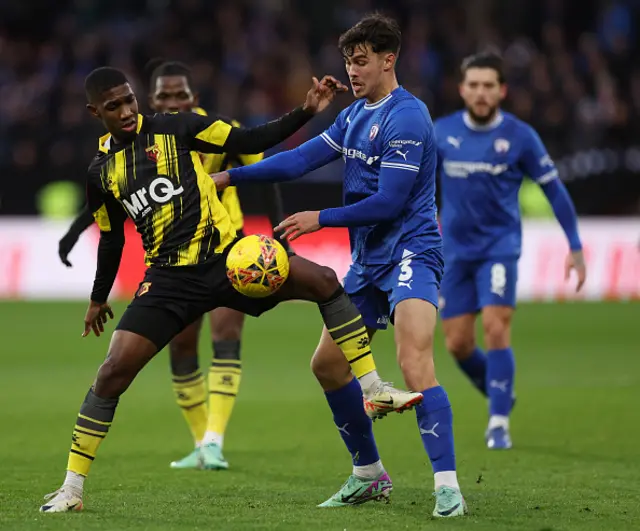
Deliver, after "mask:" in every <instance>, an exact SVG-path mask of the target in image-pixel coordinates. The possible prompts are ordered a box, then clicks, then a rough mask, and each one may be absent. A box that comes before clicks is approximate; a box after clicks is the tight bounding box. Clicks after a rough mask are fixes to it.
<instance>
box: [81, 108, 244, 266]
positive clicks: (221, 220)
mask: <svg viewBox="0 0 640 531" xmlns="http://www.w3.org/2000/svg"><path fill="white" fill-rule="evenodd" d="M230 130H231V125H229V124H227V123H226V122H223V121H219V120H213V121H212V120H211V119H209V118H206V117H201V116H198V115H195V114H191V113H179V114H157V115H154V116H143V115H138V130H137V132H138V134H137V136H136V137H135V139H134V140H133V141H132V142H130V143H122V144H116V143H115V142H113V138H112V137H111V136H110V135H105V136H104V137H102V138H101V139H100V143H99V152H98V155H97V156H96V158H95V159H94V160H93V162H92V164H91V166H90V167H89V182H88V200H89V205H90V208H91V210H92V212H93V214H94V217H95V219H96V222H97V223H98V226H99V227H100V230H101V231H110V230H111V223H112V222H113V221H115V222H121V221H122V219H117V218H122V217H123V216H122V209H121V208H119V207H118V206H117V205H115V206H114V205H113V202H112V201H110V196H111V197H112V198H114V199H115V200H116V201H117V202H119V203H120V205H122V207H124V211H125V212H126V213H127V214H128V215H129V217H131V219H132V220H133V221H134V223H135V224H136V227H137V230H138V232H139V233H140V235H141V236H142V243H143V246H144V250H145V262H146V264H147V265H148V266H174V265H175V266H182V265H193V264H197V263H201V262H204V261H206V260H207V259H209V258H210V257H211V256H212V255H214V254H215V253H221V252H222V251H223V250H224V249H225V248H226V247H227V246H228V245H229V244H230V243H231V242H232V241H233V240H234V238H235V236H236V232H235V229H234V228H233V226H232V224H231V219H230V218H229V215H228V214H227V211H226V210H225V209H224V208H223V207H222V205H221V203H220V200H219V199H218V194H217V193H216V188H215V185H214V183H213V181H212V180H211V178H210V177H209V175H208V174H207V172H206V171H205V170H204V168H203V166H202V162H201V160H200V157H199V156H198V154H197V153H196V150H197V149H199V148H200V149H202V148H203V147H204V148H205V149H207V150H208V151H211V150H213V149H215V150H216V151H221V146H223V145H224V144H225V142H226V140H227V137H228V135H229V131H230ZM204 144H208V146H203V145H204ZM112 218H114V219H112Z"/></svg>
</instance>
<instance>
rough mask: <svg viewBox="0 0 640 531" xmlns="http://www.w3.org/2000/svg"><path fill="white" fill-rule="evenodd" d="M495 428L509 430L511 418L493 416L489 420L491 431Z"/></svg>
mask: <svg viewBox="0 0 640 531" xmlns="http://www.w3.org/2000/svg"><path fill="white" fill-rule="evenodd" d="M494 428H504V429H505V430H508V429H509V417H505V416H504V415H491V418H490V419H489V429H490V430H493V429H494Z"/></svg>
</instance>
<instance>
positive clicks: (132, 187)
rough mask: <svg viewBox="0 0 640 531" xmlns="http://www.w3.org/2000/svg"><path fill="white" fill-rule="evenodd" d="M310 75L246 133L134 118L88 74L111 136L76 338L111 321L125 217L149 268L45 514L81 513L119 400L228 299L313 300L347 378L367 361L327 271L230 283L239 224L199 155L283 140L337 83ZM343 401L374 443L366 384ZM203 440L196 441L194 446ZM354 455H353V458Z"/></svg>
mask: <svg viewBox="0 0 640 531" xmlns="http://www.w3.org/2000/svg"><path fill="white" fill-rule="evenodd" d="M313 81H314V83H313V86H312V88H311V90H309V92H308V94H307V98H306V101H305V103H304V105H303V106H301V107H298V108H297V109H295V110H294V111H292V112H291V113H288V114H286V115H284V116H282V117H281V118H279V119H277V120H274V121H273V122H269V123H268V124H264V125H261V126H257V127H254V128H251V129H244V128H235V127H232V126H231V125H229V124H228V123H226V122H224V121H221V120H218V119H215V118H207V117H203V116H198V115H197V114H195V113H175V114H164V115H154V116H145V115H142V114H139V113H138V102H137V100H136V97H135V94H134V93H133V91H132V89H131V86H130V84H129V82H128V80H127V78H126V76H125V75H124V73H122V72H121V71H120V70H116V69H114V68H108V67H103V68H99V69H97V70H94V71H93V72H92V73H91V74H89V76H87V79H86V81H85V91H86V93H87V99H88V105H87V108H88V109H89V111H90V113H91V114H92V115H93V116H95V117H96V118H98V119H100V120H101V122H102V124H103V125H104V126H105V128H106V129H107V131H108V134H106V135H105V136H103V137H102V138H101V139H100V141H99V148H98V149H99V152H98V155H97V156H96V157H95V158H94V160H93V162H92V163H91V165H90V166H89V175H88V179H87V201H88V204H89V208H90V209H91V212H92V213H93V214H94V217H95V219H96V222H97V224H98V226H99V227H100V243H99V245H98V264H97V267H96V277H95V280H94V283H93V290H92V293H91V296H90V301H89V307H88V309H87V312H86V315H85V318H84V332H83V336H87V335H89V333H90V332H91V331H93V332H94V334H95V335H96V336H100V335H101V334H102V333H103V332H104V329H105V324H106V322H107V320H108V319H109V318H110V317H111V318H112V317H113V311H112V310H111V307H110V306H109V304H108V302H107V299H108V297H109V293H110V292H111V288H112V287H113V282H114V280H115V277H116V274H117V272H118V268H119V266H120V259H121V257H122V249H123V247H124V219H125V217H126V215H128V216H129V217H131V218H132V219H133V221H134V223H135V225H136V228H137V230H138V232H140V233H141V235H142V242H143V246H144V249H145V253H146V262H147V264H148V265H149V268H148V269H147V271H146V273H145V276H144V279H143V281H142V282H141V284H140V287H139V289H138V291H137V293H136V296H135V297H134V299H133V300H132V301H131V303H130V304H129V306H128V307H127V309H126V310H125V312H124V314H123V316H122V318H121V319H120V322H119V323H118V325H117V327H116V330H115V332H114V333H113V336H112V338H111V341H110V343H109V350H108V353H107V357H106V359H105V361H104V362H103V364H102V365H101V367H100V369H99V370H98V374H97V376H96V378H95V380H94V382H93V384H92V386H91V387H90V389H89V391H88V392H87V394H86V396H85V399H84V401H83V403H82V405H81V406H80V411H79V414H78V417H77V420H76V424H75V427H74V430H73V435H72V438H71V439H72V440H71V449H70V451H69V456H68V462H67V463H68V464H67V474H66V477H65V480H64V483H63V484H62V486H61V487H60V488H59V489H58V490H56V491H55V492H53V493H51V494H50V495H47V496H46V497H45V499H46V502H45V503H44V505H42V506H41V507H40V510H41V511H42V512H47V513H56V512H67V511H77V510H80V509H82V507H83V494H84V480H85V478H86V476H87V475H88V473H89V470H90V468H91V464H92V462H93V461H94V459H95V457H96V455H97V452H98V450H99V447H100V445H101V443H102V441H103V440H104V439H105V438H106V436H107V435H108V431H109V428H110V426H111V425H112V423H113V419H114V415H115V411H116V408H117V405H118V401H119V399H120V396H121V395H122V394H123V393H124V392H125V391H126V390H127V388H128V387H129V386H130V385H131V383H132V382H133V380H134V379H135V377H136V376H137V374H138V373H139V372H140V371H141V370H142V369H143V367H144V366H145V365H146V364H147V363H148V362H149V361H150V360H151V359H152V358H153V357H154V356H155V355H156V354H157V353H158V352H159V351H160V350H162V348H164V347H165V346H166V345H167V344H168V343H169V342H170V341H171V340H172V339H173V338H174V337H175V336H176V335H178V334H179V333H180V332H181V331H182V330H184V329H185V328H186V327H187V326H188V325H189V324H191V323H193V322H194V321H195V320H196V319H198V318H199V317H200V316H201V315H203V314H205V313H208V312H210V311H212V310H214V309H216V308H219V307H227V308H232V309H234V310H237V311H240V312H242V313H247V314H249V315H252V316H256V317H257V316H259V315H261V314H262V313H264V312H266V311H269V310H270V309H272V308H274V307H275V306H277V305H278V304H279V303H280V302H282V301H286V300H293V299H298V300H308V301H312V302H315V303H316V304H317V305H318V308H319V310H320V314H321V316H322V319H323V321H324V324H325V326H326V328H327V330H328V331H329V333H330V334H331V337H332V339H333V340H334V341H335V342H336V344H337V345H338V346H339V347H340V349H341V350H342V352H343V354H344V357H343V358H342V359H339V360H336V361H335V362H333V363H336V364H338V365H339V366H340V373H341V374H343V376H344V379H351V369H350V366H349V363H348V362H347V360H354V359H358V360H363V359H366V358H369V359H371V358H372V354H371V349H370V346H369V340H368V335H367V329H366V327H365V325H364V322H363V320H362V316H361V315H360V314H359V312H358V310H357V309H356V307H355V306H354V305H353V303H352V302H351V301H350V299H349V297H348V296H347V294H346V293H345V292H344V289H343V288H342V286H341V285H340V282H339V281H338V278H337V277H336V274H335V272H334V271H333V270H331V269H329V268H327V267H322V266H319V265H318V264H314V263H313V262H309V261H308V260H305V259H304V258H301V257H299V256H293V257H291V259H290V260H289V276H288V279H287V280H286V282H285V283H284V284H283V285H282V287H281V288H280V289H279V290H278V291H277V292H276V293H274V294H273V295H271V296H269V297H265V298H262V299H251V298H249V297H246V296H244V295H242V294H241V293H239V292H238V291H236V290H235V289H234V288H233V287H232V286H231V283H230V282H229V281H228V279H227V275H226V266H225V262H226V258H227V255H228V253H229V251H230V249H231V247H232V244H233V243H234V242H235V241H237V240H236V231H235V229H234V228H233V226H232V224H231V220H230V219H229V215H228V214H227V212H226V210H225V209H224V208H223V207H222V205H221V204H220V201H219V199H218V196H217V192H216V188H215V185H214V183H213V180H212V179H211V178H210V177H209V175H208V174H207V173H206V172H205V171H204V168H203V166H202V162H201V161H200V157H199V156H198V153H199V152H200V153H224V152H226V153H259V152H261V151H264V150H265V149H268V148H270V147H272V146H274V145H275V144H277V143H278V142H280V141H282V140H284V139H285V138H286V137H288V136H290V135H291V134H292V133H293V132H295V131H296V130H297V129H298V128H300V127H301V126H302V125H303V124H304V123H306V122H307V121H308V120H309V118H310V117H311V115H312V114H315V113H316V112H318V111H321V110H323V109H324V108H326V107H327V106H328V105H329V103H330V102H331V101H332V100H333V98H334V95H335V93H336V91H343V90H344V89H345V87H344V86H343V85H342V84H341V83H339V82H338V81H337V80H335V79H334V78H331V77H330V76H325V77H324V78H323V79H322V81H321V82H319V81H318V80H317V79H315V78H314V80H313ZM271 265H273V266H275V267H278V265H277V264H273V263H272V264H271ZM334 372H336V371H335V367H334ZM358 389H359V386H358ZM354 391H355V386H354ZM329 394H330V392H329ZM328 400H329V398H328ZM349 403H350V404H351V405H352V408H351V409H352V413H353V422H357V423H358V425H359V427H360V432H363V433H364V436H365V437H369V438H371V439H373V430H372V423H371V419H369V417H368V416H367V414H366V413H365V411H364V405H363V397H362V391H359V392H357V393H352V395H350V398H349ZM356 417H357V418H356ZM142 429H144V428H142ZM211 447H212V444H204V445H203V446H202V448H201V452H204V453H207V452H209V451H210V450H211ZM357 463H358V457H357V456H356V457H355V458H354V466H355V465H357ZM125 480H126V478H125Z"/></svg>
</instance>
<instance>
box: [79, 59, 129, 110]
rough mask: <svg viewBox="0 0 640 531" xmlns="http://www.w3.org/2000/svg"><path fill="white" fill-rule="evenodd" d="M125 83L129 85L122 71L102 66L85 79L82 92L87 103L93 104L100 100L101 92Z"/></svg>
mask: <svg viewBox="0 0 640 531" xmlns="http://www.w3.org/2000/svg"><path fill="white" fill-rule="evenodd" d="M125 83H129V80H128V79H127V76H126V75H125V73H124V72H123V71H122V70H118V69H117V68H111V67H110V66H102V67H100V68H96V69H95V70H94V71H93V72H91V73H90V74H89V75H88V76H87V77H86V78H85V80H84V91H85V94H86V95H87V100H88V101H89V103H95V102H97V101H100V100H101V98H102V93H103V92H105V91H107V90H109V89H112V88H113V87H117V86H119V85H124V84H125Z"/></svg>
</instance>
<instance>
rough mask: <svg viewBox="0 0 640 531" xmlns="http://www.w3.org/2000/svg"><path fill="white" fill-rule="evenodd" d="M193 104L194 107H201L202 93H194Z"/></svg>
mask: <svg viewBox="0 0 640 531" xmlns="http://www.w3.org/2000/svg"><path fill="white" fill-rule="evenodd" d="M193 106H194V107H200V93H199V92H194V93H193Z"/></svg>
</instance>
